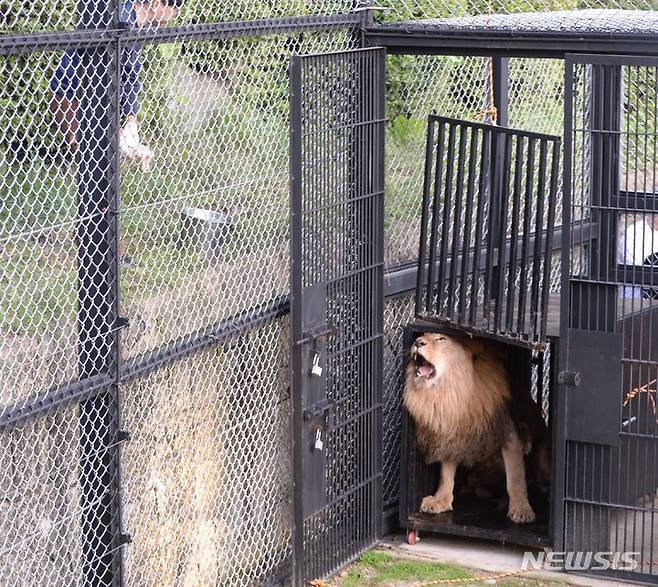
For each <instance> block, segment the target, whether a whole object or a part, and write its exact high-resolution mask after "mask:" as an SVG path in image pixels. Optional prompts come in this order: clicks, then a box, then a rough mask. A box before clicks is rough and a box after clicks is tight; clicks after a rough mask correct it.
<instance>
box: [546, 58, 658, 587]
mask: <svg viewBox="0 0 658 587" xmlns="http://www.w3.org/2000/svg"><path fill="white" fill-rule="evenodd" d="M566 72H567V77H566V110H565V164H564V169H565V180H564V185H565V193H564V211H563V214H564V216H563V226H564V227H567V228H568V234H569V240H568V242H569V246H568V247H565V248H564V250H563V256H562V269H563V282H564V284H565V286H564V287H563V289H562V296H563V297H562V316H561V319H562V323H561V329H560V330H561V347H560V370H561V372H560V377H559V379H560V383H562V387H561V398H563V400H562V401H560V405H562V406H563V408H564V410H563V414H564V415H563V416H560V417H559V419H558V418H556V421H559V422H561V423H562V422H563V423H564V424H563V426H564V429H563V430H562V433H563V436H562V437H563V438H564V442H563V443H562V444H561V445H560V446H559V452H558V455H559V458H560V459H561V460H562V462H559V463H558V465H557V470H558V473H559V472H560V470H564V471H565V472H566V479H565V481H564V483H557V484H556V486H557V487H558V490H559V491H564V496H563V497H564V499H563V500H561V501H562V503H563V504H564V516H563V518H562V517H561V516H560V517H556V520H557V522H556V523H557V524H562V523H563V524H564V528H563V532H561V531H560V530H561V529H560V528H558V532H556V534H557V535H562V536H563V537H564V550H567V551H576V552H601V551H603V552H611V553H617V555H619V558H618V559H617V560H616V564H615V565H613V567H612V568H610V569H608V571H609V572H611V573H616V574H619V575H620V576H622V577H623V578H626V579H630V580H632V581H638V580H641V581H643V582H644V581H646V582H653V583H656V582H658V564H657V562H658V415H657V410H656V389H657V388H656V379H657V378H658V293H657V292H658V265H656V263H655V261H656V258H657V257H656V254H657V253H658V214H657V213H658V183H657V182H656V169H657V168H658V151H657V150H656V145H657V139H658V108H657V106H656V104H658V59H655V58H644V57H619V56H592V55H580V56H569V58H568V59H567V62H566ZM562 467H564V469H562ZM624 554H625V555H626V557H625V558H623V557H622V555H624ZM596 565H599V568H598V569H597V570H601V569H600V562H597V561H589V562H586V563H585V564H584V567H585V568H589V569H590V570H594V569H596ZM615 567H616V568H615Z"/></svg>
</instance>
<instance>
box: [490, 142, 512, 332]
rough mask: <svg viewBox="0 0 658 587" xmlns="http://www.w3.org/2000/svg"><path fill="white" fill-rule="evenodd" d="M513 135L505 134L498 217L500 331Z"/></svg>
mask: <svg viewBox="0 0 658 587" xmlns="http://www.w3.org/2000/svg"><path fill="white" fill-rule="evenodd" d="M511 151H512V137H511V135H506V136H505V150H504V151H503V159H502V163H503V170H502V184H501V190H500V200H499V203H500V213H499V214H498V218H499V221H500V224H499V225H498V235H497V236H498V266H497V269H498V275H497V277H498V280H497V281H498V283H497V291H496V298H495V308H494V329H495V331H496V332H500V329H501V321H502V309H503V304H504V295H505V276H506V275H507V271H506V268H505V265H506V263H505V241H506V240H507V201H508V199H509V182H510V170H511V166H512V161H511V156H512V153H511Z"/></svg>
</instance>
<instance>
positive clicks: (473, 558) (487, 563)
mask: <svg viewBox="0 0 658 587" xmlns="http://www.w3.org/2000/svg"><path fill="white" fill-rule="evenodd" d="M380 549H381V550H383V551H386V552H390V553H391V554H393V555H396V556H400V557H405V558H414V559H419V560H425V561H436V562H443V563H453V564H456V565H460V566H463V567H468V568H471V569H477V570H481V571H485V572H487V573H508V572H511V571H515V570H518V569H520V568H521V561H522V560H523V552H524V550H526V549H524V548H523V547H521V546H514V545H502V544H496V543H492V542H486V541H479V540H473V539H470V538H469V539H464V538H457V537H446V536H431V535H427V534H423V535H422V536H421V537H420V538H419V540H418V542H417V543H416V544H415V545H414V546H409V545H408V544H407V541H406V537H405V536H404V535H401V534H400V535H392V536H387V537H386V538H385V539H384V540H383V541H382V543H381V545H380ZM522 576H527V577H535V578H541V579H545V580H549V581H559V582H562V583H569V584H571V585H588V586H591V587H599V586H600V587H603V586H606V587H611V586H614V585H619V586H622V585H623V586H628V585H629V583H621V582H619V581H609V580H602V579H590V578H589V577H582V576H579V575H574V574H569V573H560V572H553V571H533V572H529V573H523V575H522Z"/></svg>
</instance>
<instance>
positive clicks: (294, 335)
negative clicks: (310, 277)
mask: <svg viewBox="0 0 658 587" xmlns="http://www.w3.org/2000/svg"><path fill="white" fill-rule="evenodd" d="M301 135H302V58H301V57H298V56H294V57H293V58H292V61H291V65H290V259H291V265H290V276H291V280H290V281H291V284H290V313H291V325H290V333H291V336H290V340H291V341H294V340H299V339H300V338H301V337H302V336H303V332H302V298H301V296H302V271H303V269H302V246H303V243H302V236H303V234H302V231H303V227H304V226H303V218H302V214H303V184H302V173H303V168H302V136H301ZM290 353H291V355H290V356H291V396H292V401H291V428H292V438H291V442H292V455H293V457H292V458H293V504H292V510H293V530H292V531H293V537H292V543H293V544H292V546H293V554H292V566H293V584H294V585H299V584H301V583H302V582H303V577H304V512H303V503H304V495H303V486H302V482H303V468H302V467H303V465H302V463H303V455H302V442H301V430H302V427H303V421H302V385H303V381H302V380H303V373H302V354H301V352H300V349H299V348H297V347H295V346H294V345H292V343H291V349H290Z"/></svg>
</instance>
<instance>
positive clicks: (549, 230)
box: [538, 141, 561, 340]
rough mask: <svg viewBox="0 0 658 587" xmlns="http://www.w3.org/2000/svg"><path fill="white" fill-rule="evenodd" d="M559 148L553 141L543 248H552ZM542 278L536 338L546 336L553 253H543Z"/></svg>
mask: <svg viewBox="0 0 658 587" xmlns="http://www.w3.org/2000/svg"><path fill="white" fill-rule="evenodd" d="M560 150H561V142H560V141H555V142H553V153H552V161H551V181H550V186H549V194H548V218H547V220H546V245H545V249H544V250H552V249H553V234H554V232H555V226H554V225H555V207H556V204H557V187H558V175H559V173H560ZM543 258H544V278H543V280H542V284H541V288H542V290H541V296H542V301H541V323H540V324H541V327H540V331H539V336H538V340H543V339H544V337H545V336H546V326H547V322H548V296H549V292H550V280H551V264H552V258H553V255H546V254H544V257H543Z"/></svg>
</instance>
